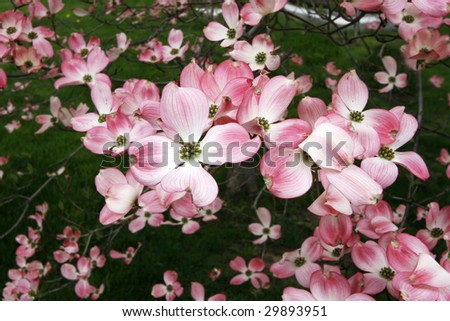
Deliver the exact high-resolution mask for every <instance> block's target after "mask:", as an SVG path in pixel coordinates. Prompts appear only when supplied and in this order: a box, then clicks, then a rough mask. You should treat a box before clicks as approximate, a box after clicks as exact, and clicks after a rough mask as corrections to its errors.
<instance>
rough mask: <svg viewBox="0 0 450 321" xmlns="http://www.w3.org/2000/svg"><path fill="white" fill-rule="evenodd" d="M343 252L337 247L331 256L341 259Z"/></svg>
mask: <svg viewBox="0 0 450 321" xmlns="http://www.w3.org/2000/svg"><path fill="white" fill-rule="evenodd" d="M341 252H342V248H340V247H336V248H335V249H334V250H333V251H332V252H331V255H333V256H334V257H340V256H341Z"/></svg>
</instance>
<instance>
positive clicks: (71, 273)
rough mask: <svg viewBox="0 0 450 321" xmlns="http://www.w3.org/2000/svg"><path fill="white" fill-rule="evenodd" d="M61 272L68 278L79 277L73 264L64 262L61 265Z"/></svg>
mask: <svg viewBox="0 0 450 321" xmlns="http://www.w3.org/2000/svg"><path fill="white" fill-rule="evenodd" d="M61 274H62V276H63V277H64V278H66V279H68V280H76V279H78V275H77V269H76V268H75V266H73V265H72V264H67V263H66V264H63V265H62V266H61Z"/></svg>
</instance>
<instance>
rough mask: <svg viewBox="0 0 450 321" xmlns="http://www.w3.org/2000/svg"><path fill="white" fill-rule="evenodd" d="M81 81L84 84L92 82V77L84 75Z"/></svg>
mask: <svg viewBox="0 0 450 321" xmlns="http://www.w3.org/2000/svg"><path fill="white" fill-rule="evenodd" d="M83 81H84V82H86V83H89V82H91V81H92V76H91V75H84V77H83Z"/></svg>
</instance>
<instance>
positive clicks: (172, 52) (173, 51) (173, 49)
mask: <svg viewBox="0 0 450 321" xmlns="http://www.w3.org/2000/svg"><path fill="white" fill-rule="evenodd" d="M179 52H180V51H179V50H178V49H177V48H172V50H171V51H170V54H171V55H172V56H175V55H178V53H179Z"/></svg>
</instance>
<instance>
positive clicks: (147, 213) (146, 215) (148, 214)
mask: <svg viewBox="0 0 450 321" xmlns="http://www.w3.org/2000/svg"><path fill="white" fill-rule="evenodd" d="M150 216H152V214H150V213H149V212H145V214H144V217H145V218H150Z"/></svg>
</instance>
